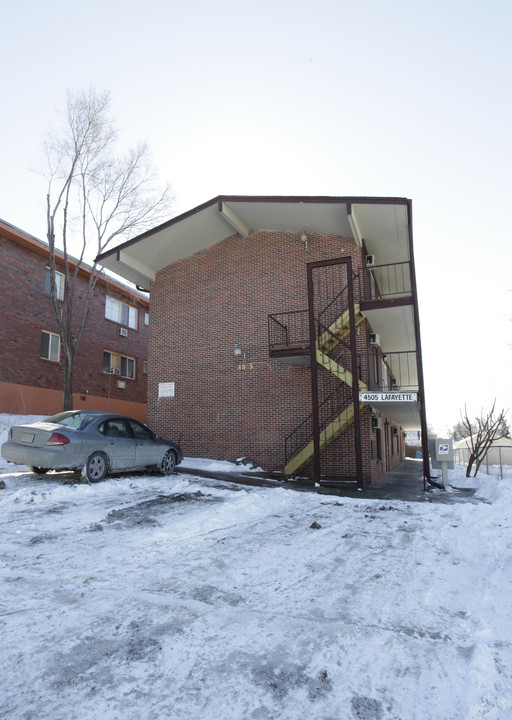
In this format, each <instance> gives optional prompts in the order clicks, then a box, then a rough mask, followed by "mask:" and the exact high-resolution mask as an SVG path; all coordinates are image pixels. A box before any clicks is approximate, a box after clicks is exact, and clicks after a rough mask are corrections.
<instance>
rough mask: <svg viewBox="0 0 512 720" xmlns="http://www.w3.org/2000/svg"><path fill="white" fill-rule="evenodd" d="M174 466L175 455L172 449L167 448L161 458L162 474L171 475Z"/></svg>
mask: <svg viewBox="0 0 512 720" xmlns="http://www.w3.org/2000/svg"><path fill="white" fill-rule="evenodd" d="M175 467H176V455H175V454H174V452H173V451H172V450H168V451H167V452H166V453H165V455H164V459H163V460H162V472H163V474H164V475H172V474H173V472H174V468H175Z"/></svg>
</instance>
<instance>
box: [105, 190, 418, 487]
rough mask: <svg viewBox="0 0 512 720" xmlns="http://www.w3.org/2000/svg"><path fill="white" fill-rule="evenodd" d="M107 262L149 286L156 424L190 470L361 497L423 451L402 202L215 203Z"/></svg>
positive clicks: (151, 406) (408, 229) (407, 207)
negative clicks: (232, 471) (224, 467)
mask: <svg viewBox="0 0 512 720" xmlns="http://www.w3.org/2000/svg"><path fill="white" fill-rule="evenodd" d="M99 261H100V262H101V263H102V264H103V265H105V266H106V267H107V268H109V269H111V270H112V271H114V272H116V273H118V274H119V275H121V276H124V277H126V278H127V279H129V280H130V281H132V282H134V283H136V284H138V285H142V286H143V287H147V288H149V287H151V310H152V322H151V328H150V337H149V360H150V374H149V385H148V391H149V392H148V415H149V420H150V423H151V424H152V425H153V426H154V427H155V429H156V430H157V431H160V432H161V433H163V434H169V433H171V434H174V435H177V434H182V445H183V447H184V451H185V453H186V454H187V455H188V456H198V457H201V456H203V457H211V458H217V459H228V460H231V459H234V458H236V457H238V456H242V455H245V456H248V457H250V458H251V459H253V460H255V461H256V462H257V463H259V464H260V465H262V466H263V467H264V468H265V469H268V470H281V471H283V470H284V471H285V472H286V473H287V474H294V473H299V474H306V475H307V474H309V475H314V476H315V479H317V480H322V481H325V482H327V481H328V480H333V481H335V480H339V479H343V480H347V479H348V480H353V481H357V483H358V484H359V485H362V484H363V483H364V482H371V481H373V480H376V479H377V478H378V477H380V476H381V475H382V474H383V473H384V472H386V471H387V470H389V469H391V468H392V467H394V466H395V465H396V464H397V463H399V462H400V461H401V460H403V459H404V457H405V445H404V432H405V430H413V429H415V430H418V429H419V430H423V434H424V436H425V438H426V420H425V409H424V399H423V383H422V369H421V350H420V335H419V321H418V306H417V297H416V286H415V273H414V258H413V251H412V224H411V203H410V201H409V200H406V199H402V198H314V197H299V198H261V197H236V196H235V197H219V198H215V199H214V200H211V201H210V202H208V203H205V204H204V205H201V206H199V207H198V208H194V209H193V210H191V211H190V212H188V213H185V214H183V215H181V216H179V217H177V218H175V219H173V220H171V221H169V222H167V223H164V224H163V225H161V226H159V227H157V228H155V229H154V230H152V231H149V232H146V233H144V234H143V235H141V236H139V237H137V238H134V239H133V240H131V241H129V242H127V243H124V244H123V245H121V246H119V247H118V248H115V249H113V250H111V251H108V252H106V253H104V254H103V255H101V256H100V258H99ZM357 378H359V383H358V382H357V381H356V379H357ZM358 384H359V391H360V392H361V393H363V392H366V391H372V392H371V395H366V396H363V395H361V396H360V395H359V392H358ZM425 473H426V476H427V477H428V464H427V465H426V467H425Z"/></svg>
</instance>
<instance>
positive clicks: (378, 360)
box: [359, 350, 418, 392]
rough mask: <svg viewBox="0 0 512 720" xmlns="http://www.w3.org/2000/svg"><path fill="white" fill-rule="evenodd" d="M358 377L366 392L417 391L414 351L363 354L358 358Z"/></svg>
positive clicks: (416, 368) (416, 367)
mask: <svg viewBox="0 0 512 720" xmlns="http://www.w3.org/2000/svg"><path fill="white" fill-rule="evenodd" d="M359 377H360V379H361V380H363V382H365V383H366V384H367V385H368V390H383V391H386V390H387V391H390V392H393V391H395V390H396V391H398V390H407V391H415V390H418V366H417V357H416V351H415V350H406V351H402V352H389V353H380V352H379V353H372V352H369V353H364V354H363V355H360V356H359Z"/></svg>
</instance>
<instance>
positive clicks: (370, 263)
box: [366, 255, 375, 268]
mask: <svg viewBox="0 0 512 720" xmlns="http://www.w3.org/2000/svg"><path fill="white" fill-rule="evenodd" d="M366 267H367V268H372V267H375V255H367V256H366Z"/></svg>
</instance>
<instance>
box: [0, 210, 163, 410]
mask: <svg viewBox="0 0 512 720" xmlns="http://www.w3.org/2000/svg"><path fill="white" fill-rule="evenodd" d="M48 265H49V249H48V245H47V244H46V243H43V242H41V241H40V240H38V239H36V238H34V237H32V236H31V235H28V234H27V233H25V232H23V231H22V230H19V229H18V228H15V227H13V226H12V225H10V224H9V223H7V222H5V221H0V268H1V271H2V295H1V298H0V310H1V319H2V321H1V323H0V412H3V413H14V414H30V415H32V414H33V415H51V414H54V413H56V412H60V411H61V410H62V388H63V370H62V365H61V363H60V338H59V335H58V327H57V321H56V318H55V314H54V311H53V307H52V302H51V298H50V291H49V270H48ZM59 265H60V266H61V267H62V256H61V255H60V254H59V255H58V257H57V267H59ZM88 279H89V270H88V269H87V268H83V269H81V271H80V274H79V279H78V281H79V284H78V292H77V294H78V299H80V297H84V296H85V292H86V289H87V284H88ZM57 285H59V276H57ZM148 313H149V300H148V298H147V296H145V295H142V294H141V293H138V292H136V291H132V290H131V289H130V288H129V287H128V286H125V285H123V284H121V283H119V282H116V281H115V280H113V279H111V278H109V277H108V276H101V277H100V278H99V280H98V282H97V284H96V287H95V289H94V294H93V297H92V300H91V303H90V312H89V318H88V320H87V326H86V330H85V334H84V337H83V338H82V342H81V344H80V345H79V348H78V353H77V356H76V363H75V373H74V388H73V403H74V407H75V408H89V409H95V410H112V411H115V412H123V413H125V414H128V415H131V416H133V417H136V418H137V419H139V420H142V421H144V422H145V420H146V415H147V403H146V393H147V344H148V324H149V314H148Z"/></svg>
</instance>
